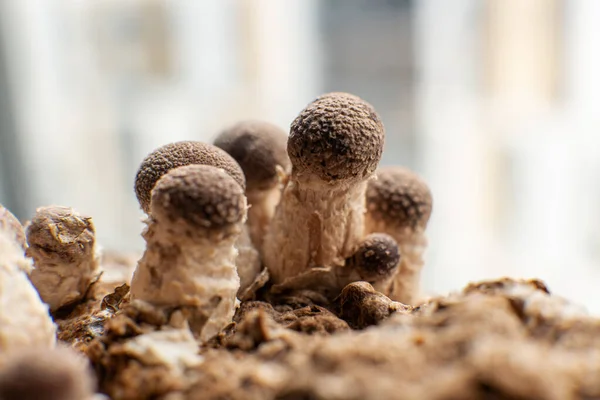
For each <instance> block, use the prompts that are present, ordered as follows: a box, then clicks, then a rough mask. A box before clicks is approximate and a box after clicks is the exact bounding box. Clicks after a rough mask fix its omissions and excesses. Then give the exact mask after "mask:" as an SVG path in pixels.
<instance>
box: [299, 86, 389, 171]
mask: <svg viewBox="0 0 600 400" xmlns="http://www.w3.org/2000/svg"><path fill="white" fill-rule="evenodd" d="M384 136H385V130H384V127H383V123H382V122H381V119H380V118H379V115H377V112H376V111H375V109H374V108H373V106H371V105H370V104H369V103H367V102H365V101H364V100H361V99H360V98H359V97H357V96H354V95H351V94H347V93H328V94H325V95H323V96H321V97H318V98H317V99H316V100H314V101H313V102H312V103H310V104H309V105H308V106H306V108H305V109H304V110H303V111H302V112H300V114H299V115H298V117H296V119H295V120H294V122H292V125H291V130H290V136H289V138H288V146H287V150H288V155H289V157H290V160H291V162H292V165H293V168H292V173H293V174H295V175H296V176H301V175H309V176H310V175H312V176H315V177H317V178H318V179H320V180H323V181H325V182H334V181H344V180H352V179H363V178H365V177H367V176H369V175H370V174H371V173H373V171H375V169H376V168H377V164H379V161H380V159H381V153H382V150H383V143H384Z"/></svg>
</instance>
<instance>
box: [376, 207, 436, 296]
mask: <svg viewBox="0 0 600 400" xmlns="http://www.w3.org/2000/svg"><path fill="white" fill-rule="evenodd" d="M366 229H367V232H368V233H375V232H381V233H387V234H388V235H390V236H391V237H393V238H394V240H396V242H398V247H399V249H400V254H401V255H402V257H401V258H400V263H399V265H398V272H397V273H396V274H395V275H394V277H393V279H392V281H391V285H388V284H387V283H389V282H379V283H378V285H377V287H376V289H377V290H380V291H381V290H383V292H382V293H384V294H386V295H387V296H388V297H389V298H391V299H392V300H394V301H399V302H401V303H403V304H411V305H412V304H415V302H417V301H418V299H419V296H421V293H420V284H419V282H420V277H421V270H422V269H423V265H424V264H425V262H424V260H423V254H424V253H425V250H426V248H427V236H426V235H425V230H424V229H423V228H415V229H412V228H405V229H404V231H398V230H395V229H390V228H389V227H388V226H387V225H386V224H385V221H380V220H378V221H374V220H372V219H370V218H367V224H366Z"/></svg>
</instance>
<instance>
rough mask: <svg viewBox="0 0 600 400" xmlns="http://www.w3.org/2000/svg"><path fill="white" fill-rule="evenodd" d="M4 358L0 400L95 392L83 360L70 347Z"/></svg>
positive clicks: (62, 398) (59, 399) (60, 398)
mask: <svg viewBox="0 0 600 400" xmlns="http://www.w3.org/2000/svg"><path fill="white" fill-rule="evenodd" d="M6 361H7V363H6V368H5V369H4V370H3V371H2V372H0V398H1V399H2V400H84V399H88V398H90V397H91V395H92V394H93V392H94V389H95V388H94V386H95V383H94V380H93V378H92V375H91V373H90V371H89V370H86V369H87V366H86V362H85V359H84V358H83V357H81V356H79V355H78V354H77V353H75V352H74V351H72V350H70V349H66V348H56V349H52V350H49V349H31V350H24V351H23V352H20V353H18V354H14V355H12V356H11V357H9V359H8V360H6Z"/></svg>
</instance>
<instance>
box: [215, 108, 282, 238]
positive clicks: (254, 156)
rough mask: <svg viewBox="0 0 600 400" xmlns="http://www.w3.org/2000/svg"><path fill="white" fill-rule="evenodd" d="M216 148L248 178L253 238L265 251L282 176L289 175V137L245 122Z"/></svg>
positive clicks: (267, 125)
mask: <svg viewBox="0 0 600 400" xmlns="http://www.w3.org/2000/svg"><path fill="white" fill-rule="evenodd" d="M214 143H215V146H217V147H219V148H221V149H223V150H225V151H226V152H227V153H229V154H230V155H231V156H232V157H233V158H234V159H235V160H236V161H237V162H238V164H239V165H240V167H241V168H242V170H243V171H244V175H245V177H246V197H247V198H248V205H249V206H250V208H249V210H248V222H247V224H248V227H249V228H250V237H251V238H252V242H253V243H254V245H255V246H256V247H257V248H258V249H262V244H263V241H264V237H265V234H266V233H267V230H268V227H269V224H270V222H271V219H272V218H273V214H274V213H275V208H276V207H277V204H278V203H279V199H280V198H281V175H282V174H284V175H285V174H289V170H290V169H291V163H290V159H289V157H288V155H287V151H286V146H287V134H286V133H285V131H283V129H281V128H279V127H278V126H276V125H273V124H271V123H268V122H264V121H255V120H249V121H242V122H240V123H238V124H236V125H234V126H232V127H230V128H229V129H226V130H225V131H223V132H222V133H221V134H220V135H219V136H218V137H217V138H216V139H215V142H214Z"/></svg>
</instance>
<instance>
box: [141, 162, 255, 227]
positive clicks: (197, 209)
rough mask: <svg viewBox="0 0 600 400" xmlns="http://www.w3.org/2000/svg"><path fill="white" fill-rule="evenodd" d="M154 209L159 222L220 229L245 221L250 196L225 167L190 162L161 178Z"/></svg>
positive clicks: (153, 199) (153, 194) (156, 187)
mask: <svg viewBox="0 0 600 400" xmlns="http://www.w3.org/2000/svg"><path fill="white" fill-rule="evenodd" d="M150 208H151V211H152V216H153V217H154V219H155V220H156V221H157V222H158V223H159V224H163V225H170V226H173V227H176V226H177V225H179V226H182V227H184V228H191V229H202V230H207V231H219V230H226V229H227V228H229V227H230V226H232V225H236V224H239V223H241V222H242V221H243V220H244V217H245V215H246V197H245V195H244V190H243V189H242V187H241V186H240V185H239V184H238V182H237V181H236V180H235V179H234V178H233V177H231V175H229V174H227V173H226V172H225V171H224V170H222V169H220V168H216V167H211V166H208V165H187V166H183V167H178V168H175V169H173V170H171V171H169V172H168V173H167V174H165V175H164V176H163V177H162V178H161V179H160V180H159V181H158V183H157V184H156V186H155V187H154V190H153V191H152V202H151V207H150Z"/></svg>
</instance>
